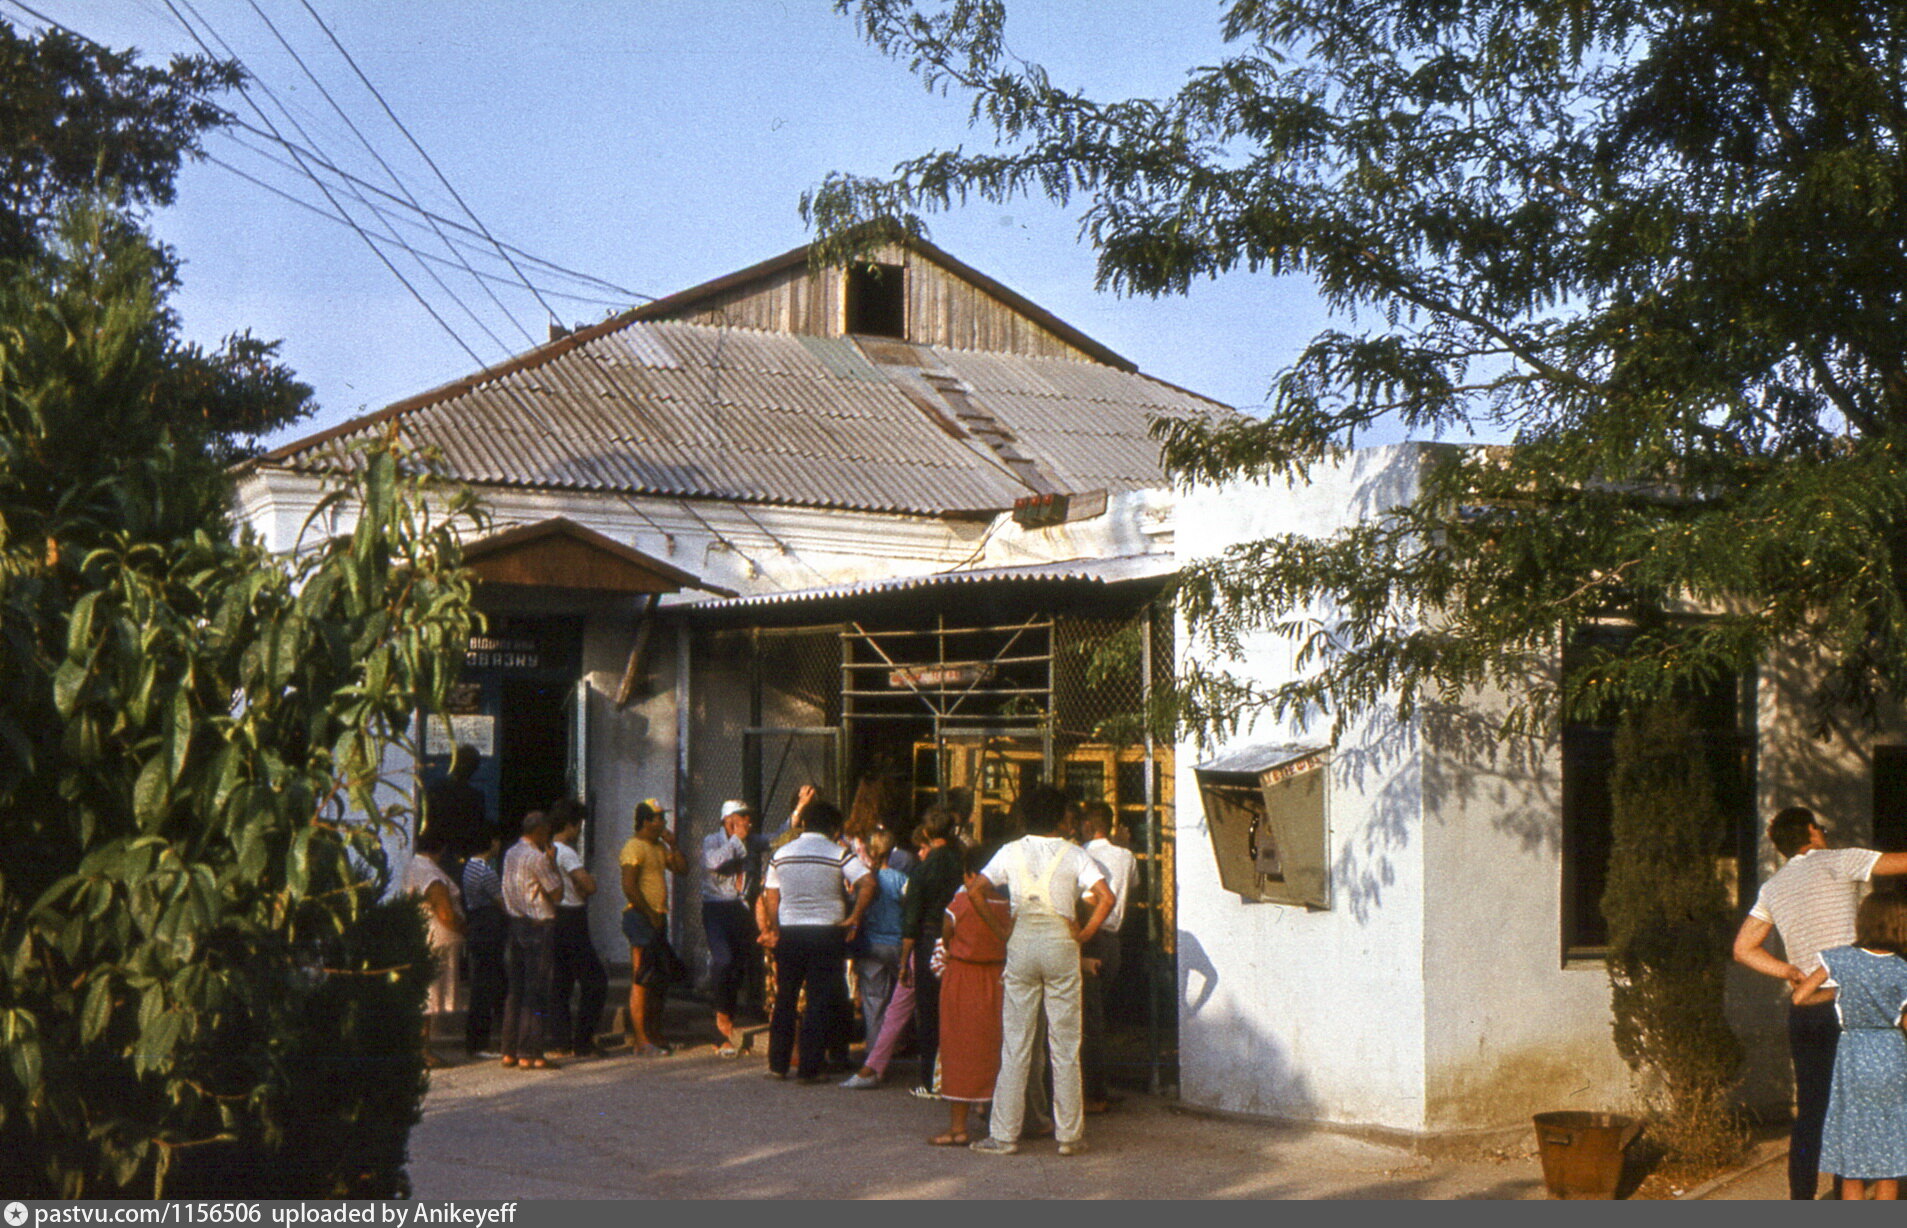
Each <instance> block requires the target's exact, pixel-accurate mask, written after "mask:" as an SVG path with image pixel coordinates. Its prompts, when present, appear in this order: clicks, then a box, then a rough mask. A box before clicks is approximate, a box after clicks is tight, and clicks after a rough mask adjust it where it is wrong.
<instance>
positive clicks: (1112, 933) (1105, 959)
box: [1079, 802, 1139, 1113]
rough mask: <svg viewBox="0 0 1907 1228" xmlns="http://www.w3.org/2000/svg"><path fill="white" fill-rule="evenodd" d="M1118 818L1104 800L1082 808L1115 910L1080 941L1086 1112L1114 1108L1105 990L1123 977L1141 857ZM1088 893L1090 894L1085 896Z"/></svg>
mask: <svg viewBox="0 0 1907 1228" xmlns="http://www.w3.org/2000/svg"><path fill="white" fill-rule="evenodd" d="M1118 831H1119V821H1118V819H1117V818H1116V817H1115V816H1114V815H1113V811H1112V807H1111V806H1109V805H1107V804H1106V803H1105V802H1087V803H1086V804H1085V806H1083V807H1082V808H1081V810H1080V818H1079V834H1080V837H1081V838H1082V839H1083V840H1084V841H1085V842H1086V855H1087V856H1088V857H1091V858H1092V859H1093V862H1094V864H1096V865H1097V866H1098V867H1099V868H1100V869H1101V870H1102V871H1104V872H1105V875H1106V886H1107V887H1108V888H1109V889H1110V890H1111V891H1112V911H1111V912H1110V913H1107V914H1106V923H1105V924H1104V925H1102V926H1100V927H1099V932H1098V933H1097V934H1094V935H1093V936H1092V938H1091V940H1089V941H1087V942H1082V943H1081V944H1080V946H1079V956H1080V961H1079V962H1080V973H1081V982H1080V1009H1081V1037H1080V1047H1079V1064H1080V1069H1081V1075H1082V1077H1083V1078H1084V1079H1085V1082H1086V1111H1087V1112H1088V1113H1104V1112H1105V1111H1106V1110H1107V1109H1109V1108H1111V1107H1112V1079H1111V1076H1110V1073H1109V1071H1108V1069H1107V1065H1108V1063H1107V1060H1106V989H1107V987H1108V986H1110V985H1111V984H1112V983H1113V981H1114V980H1115V979H1116V978H1117V977H1118V976H1119V966H1120V963H1121V959H1120V947H1119V942H1120V940H1119V930H1120V926H1122V925H1123V924H1125V920H1126V901H1127V898H1128V897H1129V896H1130V895H1131V894H1132V880H1133V877H1134V875H1135V874H1136V873H1137V872H1138V868H1139V862H1138V859H1137V858H1136V857H1134V856H1133V855H1132V852H1131V850H1129V849H1125V848H1121V847H1120V846H1119V844H1117V843H1116V842H1115V841H1114V839H1113V837H1114V836H1115V835H1116V834H1118ZM1083 898H1090V893H1088V896H1087V897H1083Z"/></svg>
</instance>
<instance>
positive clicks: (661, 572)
mask: <svg viewBox="0 0 1907 1228" xmlns="http://www.w3.org/2000/svg"><path fill="white" fill-rule="evenodd" d="M464 563H465V565H466V566H468V567H469V568H470V570H471V571H472V572H473V573H475V575H476V577H477V579H479V580H481V581H482V582H483V583H485V584H514V585H525V586H534V587H538V588H584V589H595V590H597V591H601V592H613V593H674V592H679V591H681V590H682V589H684V588H697V589H701V590H702V591H703V592H705V593H714V594H715V595H717V596H719V597H733V596H734V595H735V593H734V591H733V590H731V589H725V588H717V587H716V586H714V585H712V584H705V583H703V582H702V580H701V579H700V578H699V577H697V576H694V575H691V574H690V573H688V572H686V571H683V570H682V569H681V568H680V567H676V566H675V565H673V564H670V563H665V562H663V561H662V560H661V559H658V558H656V557H654V556H653V555H648V554H644V553H643V552H642V551H640V550H637V549H636V548H634V547H633V546H626V545H624V544H623V543H621V542H619V541H617V540H616V539H615V538H613V537H608V536H605V535H604V534H601V533H598V532H597V531H596V530H594V529H591V528H586V527H585V526H583V525H580V524H577V523H576V522H575V521H574V520H570V519H568V518H566V517H563V516H554V517H551V518H550V519H548V520H539V521H537V522H536V523H534V524H526V525H518V526H517V527H516V528H513V529H505V530H503V531H502V532H501V533H493V534H491V535H490V536H488V537H485V538H481V539H479V540H477V541H474V542H471V543H470V544H468V545H466V546H465V547H464Z"/></svg>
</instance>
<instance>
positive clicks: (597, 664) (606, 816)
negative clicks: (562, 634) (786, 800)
mask: <svg viewBox="0 0 1907 1228" xmlns="http://www.w3.org/2000/svg"><path fill="white" fill-rule="evenodd" d="M634 637H635V618H634V614H633V611H630V612H627V613H625V614H624V615H623V616H621V617H617V616H615V615H613V614H610V613H607V612H604V613H597V614H593V615H592V616H591V617H590V619H589V621H588V622H587V623H586V624H585V627H584V633H583V678H584V680H585V681H587V683H588V684H589V715H588V726H589V748H588V767H589V808H590V822H591V824H592V825H593V827H594V830H593V831H592V832H591V833H590V835H589V870H590V873H591V874H593V875H595V876H596V883H597V889H596V895H595V897H594V898H593V899H591V900H590V908H589V930H590V937H591V938H592V939H593V940H594V942H595V944H596V950H597V953H598V954H600V955H601V956H602V957H603V959H604V961H605V962H607V963H608V965H609V967H610V968H611V969H612V970H614V969H616V968H621V967H626V965H627V964H628V962H629V942H628V940H627V939H625V938H624V937H623V934H622V909H623V904H624V900H623V895H622V869H621V865H620V863H619V861H618V857H619V855H620V854H621V852H622V846H623V845H624V844H625V843H627V842H628V840H629V837H630V836H631V835H633V834H634V819H635V811H636V803H637V802H640V801H642V800H643V799H645V798H650V797H655V798H660V799H661V800H662V801H663V802H664V803H666V804H667V805H668V807H669V809H670V811H671V813H672V814H673V813H674V812H675V811H676V808H677V802H676V796H675V794H676V773H675V756H676V698H675V673H676V642H675V635H674V633H673V629H672V628H671V627H670V626H669V625H668V624H667V623H666V622H664V623H663V624H662V625H661V626H659V627H658V628H657V629H656V630H655V631H654V632H652V633H651V635H650V638H649V645H648V650H647V660H648V666H647V668H646V669H645V671H644V675H643V676H644V678H645V680H646V682H645V685H643V686H641V687H639V688H638V690H637V691H636V693H635V695H634V696H633V698H632V700H631V702H630V703H629V705H628V706H627V707H625V708H623V709H621V710H618V709H617V707H616V702H615V701H616V691H617V689H618V688H619V687H620V686H621V685H622V675H623V668H624V666H625V665H627V663H628V660H629V649H630V646H631V644H632V643H633V641H634ZM684 848H685V851H686V849H687V846H686V845H685V846H684ZM682 898H683V897H682V892H681V889H680V888H679V887H678V888H677V890H676V894H675V899H674V900H672V901H671V911H672V912H674V911H679V902H680V900H681V899H682ZM611 1005H612V1006H613V1005H614V1003H611Z"/></svg>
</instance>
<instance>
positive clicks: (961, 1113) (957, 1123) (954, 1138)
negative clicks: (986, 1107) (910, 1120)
mask: <svg viewBox="0 0 1907 1228" xmlns="http://www.w3.org/2000/svg"><path fill="white" fill-rule="evenodd" d="M972 1109H973V1106H972V1105H971V1104H968V1103H967V1102H966V1101H965V1100H949V1101H948V1102H947V1132H946V1133H945V1134H943V1135H941V1136H940V1137H939V1138H932V1139H928V1140H927V1141H928V1142H930V1143H932V1144H933V1145H934V1146H936V1147H958V1146H960V1145H961V1144H962V1143H965V1142H966V1141H967V1114H968V1113H969V1112H971V1111H972Z"/></svg>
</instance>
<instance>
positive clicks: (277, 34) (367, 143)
mask: <svg viewBox="0 0 1907 1228" xmlns="http://www.w3.org/2000/svg"><path fill="white" fill-rule="evenodd" d="M246 3H247V4H249V5H250V6H251V10H252V12H254V13H256V14H258V19H259V20H260V21H262V22H264V23H265V28H266V29H267V30H270V31H271V33H272V37H273V38H275V39H277V40H278V45H279V46H281V47H283V48H284V49H285V52H286V54H288V55H290V56H291V59H292V62H293V63H295V64H297V65H298V68H299V70H300V71H301V72H303V73H304V74H305V77H306V79H308V80H309V81H310V82H311V84H312V85H314V86H316V87H317V89H318V94H319V96H321V97H322V98H323V99H324V100H325V102H327V103H329V104H330V106H331V109H332V110H333V111H336V112H337V113H338V118H340V119H342V120H343V121H344V124H345V127H347V128H349V129H350V130H351V135H353V136H355V137H357V139H358V143H359V144H361V145H363V146H364V149H365V152H367V153H369V154H370V155H371V157H372V158H373V159H374V160H375V161H376V162H377V164H378V165H379V166H381V167H383V168H384V173H385V174H387V175H389V176H390V177H391V182H392V183H394V184H396V185H397V189H398V191H400V192H402V193H403V194H404V198H405V200H406V201H407V202H409V204H410V206H411V207H412V208H413V209H415V210H416V211H417V212H418V213H420V214H423V213H425V210H424V207H423V205H422V204H421V203H420V202H419V201H418V199H417V197H416V195H415V194H414V193H413V192H412V191H411V190H410V188H409V187H407V186H405V183H404V180H403V178H402V177H401V176H399V175H398V173H397V171H396V170H395V169H394V168H393V167H392V166H391V164H390V163H389V162H387V161H385V159H384V155H383V154H381V153H379V152H378V151H377V147H376V146H375V145H373V144H372V143H371V140H370V138H369V137H367V136H365V135H364V131H363V129H361V128H359V127H358V126H357V123H356V122H355V121H354V120H352V118H351V116H350V114H349V113H348V112H346V111H345V109H344V108H343V107H342V106H340V105H339V104H338V100H337V99H336V98H334V97H332V95H331V91H330V90H329V89H326V88H325V84H324V82H323V81H321V80H319V79H318V74H317V73H314V72H312V71H311V66H310V65H309V64H307V63H305V58H304V57H303V56H302V55H299V54H298V49H297V48H295V47H293V46H292V45H291V41H290V40H289V39H287V38H286V37H285V36H284V34H283V33H282V32H281V31H280V30H279V29H278V25H277V23H276V22H274V21H272V19H271V17H270V16H269V15H268V14H267V13H266V12H265V10H264V9H263V8H261V7H260V6H259V4H258V0H246ZM332 41H333V42H334V43H335V42H336V40H335V39H333V40H332ZM299 132H300V134H301V135H305V134H304V129H303V127H302V126H301V127H300V128H299ZM306 139H307V140H309V139H310V138H309V136H308V135H307V136H306ZM367 203H368V202H367ZM431 229H432V231H434V232H435V233H436V235H437V238H438V239H439V240H440V241H441V242H442V243H443V244H444V247H445V248H446V250H448V251H449V252H450V253H451V255H453V256H458V257H459V260H460V261H461V263H462V264H463V265H464V269H465V271H466V272H469V273H470V274H471V275H472V276H473V277H474V276H475V274H476V270H475V269H473V268H471V267H470V264H469V262H468V261H465V260H461V256H460V253H459V251H458V249H457V247H456V246H455V245H454V244H452V243H451V241H450V239H449V237H448V236H446V235H445V234H444V233H443V232H442V231H441V230H438V228H437V226H436V224H435V223H432V224H431ZM440 284H441V283H440ZM524 284H525V285H526V286H528V285H529V283H528V281H527V280H526V281H525V282H524ZM477 285H478V287H479V288H480V289H482V290H483V292H484V293H485V294H486V295H488V296H489V298H490V301H491V302H492V303H495V304H496V307H497V310H498V311H501V312H502V313H503V316H504V318H505V319H507V320H508V321H510V323H511V324H513V325H515V326H516V330H517V331H518V332H519V333H522V334H523V339H524V340H525V341H527V342H529V343H530V345H532V346H534V345H535V344H536V338H535V337H534V336H533V335H532V334H531V333H530V330H529V329H527V328H525V327H523V323H522V321H520V320H518V319H517V318H516V316H515V315H514V314H512V313H511V311H510V309H509V308H508V307H506V306H505V305H504V303H503V300H502V299H500V298H498V297H497V294H496V291H494V290H492V289H491V288H490V287H489V285H488V284H487V283H485V282H484V281H483V280H482V279H481V278H478V279H477ZM445 289H446V291H447V292H448V287H446V288H445ZM530 292H531V293H532V294H535V293H536V291H535V289H534V287H531V289H530ZM538 301H539V302H540V301H541V297H540V296H539V298H538ZM545 306H547V304H545ZM466 310H468V309H467V308H466ZM470 315H471V317H472V318H473V319H474V318H475V317H476V313H475V312H471V313H470ZM478 327H479V328H483V323H482V321H478ZM484 332H485V333H488V334H489V335H490V339H491V340H492V341H497V344H498V346H499V347H500V348H507V347H504V346H503V343H502V342H501V341H498V340H497V337H496V335H495V334H494V333H490V330H489V329H488V328H484Z"/></svg>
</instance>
